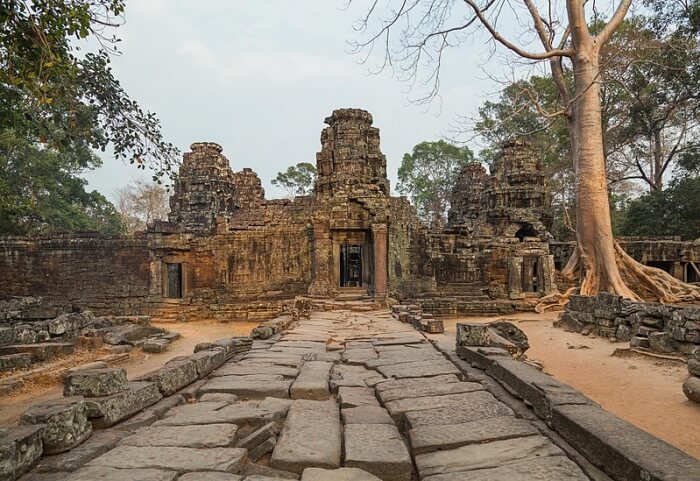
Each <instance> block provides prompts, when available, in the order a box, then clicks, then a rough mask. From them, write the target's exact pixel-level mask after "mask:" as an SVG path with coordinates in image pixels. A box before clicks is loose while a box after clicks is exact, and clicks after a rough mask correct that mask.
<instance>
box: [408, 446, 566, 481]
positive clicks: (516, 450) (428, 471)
mask: <svg viewBox="0 0 700 481" xmlns="http://www.w3.org/2000/svg"><path fill="white" fill-rule="evenodd" d="M563 455H564V452H563V451H562V450H561V449H559V448H558V447H556V446H555V445H554V444H552V443H551V441H549V439H547V438H545V437H544V436H528V437H525V438H516V439H506V440H503V441H493V442H490V443H486V444H470V445H467V446H462V447H459V448H455V449H450V450H447V451H437V452H434V453H426V454H419V455H418V456H416V458H415V459H416V467H417V468H418V471H419V473H420V475H421V478H425V477H428V476H434V475H436V474H447V473H457V472H463V471H473V470H476V469H491V468H498V467H502V466H507V465H511V464H516V463H519V462H522V461H525V460H531V459H534V458H544V457H547V456H563Z"/></svg>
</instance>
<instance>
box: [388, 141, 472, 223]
mask: <svg viewBox="0 0 700 481" xmlns="http://www.w3.org/2000/svg"><path fill="white" fill-rule="evenodd" d="M469 162H474V154H473V153H472V151H471V150H469V148H467V147H458V146H456V145H453V144H450V143H448V142H445V141H444V140H439V141H437V142H421V143H420V144H418V145H416V146H415V147H413V152H411V153H407V154H404V156H403V160H402V161H401V167H399V183H398V185H397V187H396V189H397V190H398V191H399V192H400V193H402V194H405V195H407V196H408V197H410V199H411V201H412V202H413V204H414V205H415V206H416V208H417V209H418V213H419V214H420V215H421V217H423V218H424V219H425V220H428V221H431V222H438V223H439V222H441V221H442V220H443V219H444V218H445V217H446V216H447V209H448V208H449V200H450V194H451V192H452V188H453V187H454V184H455V182H456V180H457V176H458V175H459V172H460V171H461V170H462V167H464V166H465V165H466V164H468V163H469Z"/></svg>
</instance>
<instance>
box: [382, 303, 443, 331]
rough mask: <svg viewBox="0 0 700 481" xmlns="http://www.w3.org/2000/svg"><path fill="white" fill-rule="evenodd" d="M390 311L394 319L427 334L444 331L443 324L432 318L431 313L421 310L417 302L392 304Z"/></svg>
mask: <svg viewBox="0 0 700 481" xmlns="http://www.w3.org/2000/svg"><path fill="white" fill-rule="evenodd" d="M391 313H392V315H393V316H394V318H395V319H398V320H399V321H401V322H405V323H407V324H411V325H412V326H413V327H414V328H415V329H417V330H419V331H423V332H427V333H429V334H441V333H443V332H445V325H444V323H443V322H442V320H440V319H433V315H432V314H429V313H427V312H423V309H422V308H421V306H420V305H419V304H394V305H393V306H392V307H391Z"/></svg>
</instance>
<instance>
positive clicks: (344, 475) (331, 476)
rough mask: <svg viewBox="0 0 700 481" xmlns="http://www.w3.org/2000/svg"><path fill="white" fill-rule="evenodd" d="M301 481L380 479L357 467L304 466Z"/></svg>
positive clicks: (378, 480) (375, 480)
mask: <svg viewBox="0 0 700 481" xmlns="http://www.w3.org/2000/svg"><path fill="white" fill-rule="evenodd" d="M301 481H382V480H381V479H380V478H378V477H376V476H375V475H373V474H370V473H368V472H367V471H363V470H362V469H358V468H338V469H321V468H306V469H305V470H304V472H303V473H302V475H301Z"/></svg>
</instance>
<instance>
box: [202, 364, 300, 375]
mask: <svg viewBox="0 0 700 481" xmlns="http://www.w3.org/2000/svg"><path fill="white" fill-rule="evenodd" d="M256 374H272V375H279V376H284V377H287V378H294V377H297V376H298V375H299V370H298V369H296V368H294V367H288V366H278V365H275V364H255V365H245V364H239V363H236V364H227V365H225V366H223V367H221V368H219V369H217V370H216V371H214V372H213V374H212V375H213V376H249V375H256Z"/></svg>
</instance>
